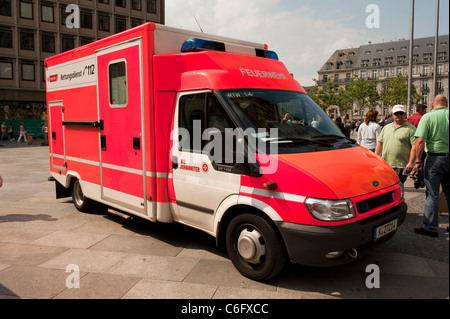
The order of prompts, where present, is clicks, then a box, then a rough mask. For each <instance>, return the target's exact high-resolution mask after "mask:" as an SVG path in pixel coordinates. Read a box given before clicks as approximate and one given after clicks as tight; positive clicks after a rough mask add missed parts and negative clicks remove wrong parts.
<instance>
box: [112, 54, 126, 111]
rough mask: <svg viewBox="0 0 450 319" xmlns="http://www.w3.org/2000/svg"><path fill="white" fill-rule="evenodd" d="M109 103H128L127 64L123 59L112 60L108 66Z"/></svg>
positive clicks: (121, 105)
mask: <svg viewBox="0 0 450 319" xmlns="http://www.w3.org/2000/svg"><path fill="white" fill-rule="evenodd" d="M108 77H109V104H110V106H111V107H126V106H127V103H128V85H127V65H126V62H125V61H118V62H113V63H111V64H110V65H109V67H108Z"/></svg>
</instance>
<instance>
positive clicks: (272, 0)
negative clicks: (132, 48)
mask: <svg viewBox="0 0 450 319" xmlns="http://www.w3.org/2000/svg"><path fill="white" fill-rule="evenodd" d="M279 3H280V0H247V1H241V0H212V1H211V0H169V1H166V24H167V25H169V26H173V27H181V28H183V29H189V30H195V31H199V27H198V25H197V23H196V21H195V19H194V15H195V17H196V18H197V19H198V21H199V23H200V25H201V28H202V29H203V31H204V32H205V33H210V34H216V35H221V36H227V37H232V38H237V39H241V40H247V41H252V42H259V43H267V44H268V45H269V49H272V50H274V51H276V52H277V53H278V55H279V57H280V60H281V61H282V62H284V63H285V65H286V66H287V68H288V69H289V71H290V72H291V73H293V74H294V76H295V78H296V79H297V80H298V81H299V82H300V83H301V84H302V85H312V84H313V81H312V79H313V78H317V71H318V70H319V69H320V68H321V67H322V65H323V64H324V63H325V62H326V60H327V59H328V58H329V57H330V56H331V54H333V52H334V51H335V50H337V49H344V48H347V47H349V46H351V45H353V46H355V47H358V46H359V45H360V44H361V43H363V35H362V34H361V32H358V30H355V29H351V28H348V27H345V26H344V24H343V22H341V21H339V20H337V19H336V20H329V19H328V20H323V19H320V18H318V15H317V14H316V13H315V12H314V10H313V9H312V8H311V7H309V6H306V5H299V6H298V7H297V8H296V9H295V10H291V11H287V10H282V9H281V6H279Z"/></svg>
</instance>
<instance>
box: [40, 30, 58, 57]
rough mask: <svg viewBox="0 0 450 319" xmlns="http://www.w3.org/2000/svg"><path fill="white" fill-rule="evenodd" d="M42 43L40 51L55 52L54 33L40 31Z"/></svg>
mask: <svg viewBox="0 0 450 319" xmlns="http://www.w3.org/2000/svg"><path fill="white" fill-rule="evenodd" d="M41 39H42V43H41V47H42V51H43V52H50V53H55V35H54V34H53V33H47V32H45V33H42V36H41Z"/></svg>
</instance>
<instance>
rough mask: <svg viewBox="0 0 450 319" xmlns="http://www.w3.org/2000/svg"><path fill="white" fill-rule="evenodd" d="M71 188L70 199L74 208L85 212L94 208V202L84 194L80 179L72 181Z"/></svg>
mask: <svg viewBox="0 0 450 319" xmlns="http://www.w3.org/2000/svg"><path fill="white" fill-rule="evenodd" d="M71 189H72V201H73V204H74V205H75V207H76V209H78V210H79V211H80V212H83V213H87V212H89V211H91V210H92V209H93V208H94V206H95V202H94V201H93V200H91V199H89V198H87V197H85V196H84V194H83V190H82V189H81V185H80V181H79V180H78V179H75V180H74V181H72V187H71Z"/></svg>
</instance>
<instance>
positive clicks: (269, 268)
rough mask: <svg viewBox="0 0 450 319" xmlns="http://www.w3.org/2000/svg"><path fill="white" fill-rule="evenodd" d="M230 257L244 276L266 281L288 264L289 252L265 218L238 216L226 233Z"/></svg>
mask: <svg viewBox="0 0 450 319" xmlns="http://www.w3.org/2000/svg"><path fill="white" fill-rule="evenodd" d="M226 245H227V251H228V256H229V257H230V259H231V261H232V262H233V265H234V266H235V267H236V269H237V270H238V271H239V272H240V273H241V274H242V275H243V276H245V277H248V278H250V279H253V280H257V281H266V280H269V279H271V278H273V277H275V276H277V275H278V274H279V273H280V272H281V271H282V270H283V268H284V266H285V265H286V262H287V253H286V249H285V247H284V244H283V242H282V240H281V239H280V236H279V234H278V233H277V232H276V231H275V229H274V228H273V227H272V226H271V225H270V224H269V223H268V222H267V221H266V220H265V219H264V218H262V217H260V216H257V215H254V214H247V213H246V214H242V215H238V216H236V217H235V218H234V219H233V220H232V221H231V222H230V224H229V225H228V228H227V233H226Z"/></svg>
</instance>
